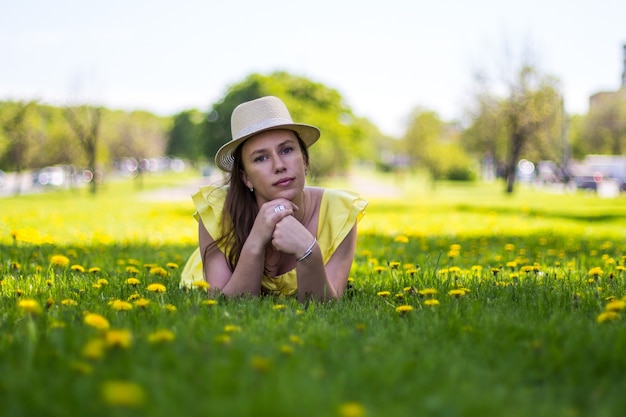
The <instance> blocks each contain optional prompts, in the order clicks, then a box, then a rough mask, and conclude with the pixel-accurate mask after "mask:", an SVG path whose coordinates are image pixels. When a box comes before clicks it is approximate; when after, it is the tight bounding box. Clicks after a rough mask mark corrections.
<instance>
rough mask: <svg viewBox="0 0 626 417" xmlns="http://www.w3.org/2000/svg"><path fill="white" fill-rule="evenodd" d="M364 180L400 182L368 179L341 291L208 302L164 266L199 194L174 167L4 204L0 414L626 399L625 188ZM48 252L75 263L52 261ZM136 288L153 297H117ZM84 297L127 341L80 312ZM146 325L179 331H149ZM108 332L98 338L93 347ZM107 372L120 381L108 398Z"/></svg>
mask: <svg viewBox="0 0 626 417" xmlns="http://www.w3.org/2000/svg"><path fill="white" fill-rule="evenodd" d="M359 176H361V177H365V178H366V179H367V182H365V183H366V184H375V185H377V186H379V185H382V186H385V187H388V188H391V187H395V188H397V189H398V190H399V191H398V194H397V195H395V196H393V197H390V196H389V195H387V196H386V197H384V198H383V197H379V194H377V192H375V190H374V189H373V188H369V187H366V188H364V189H362V190H361V191H362V192H363V194H364V195H365V196H366V197H368V199H369V200H370V205H369V207H368V210H367V214H366V216H365V217H364V219H363V220H362V222H361V224H360V226H359V233H360V235H359V246H358V249H357V256H356V258H355V263H354V267H353V270H352V278H353V282H352V285H351V289H350V290H349V292H348V294H347V295H346V296H345V297H344V298H343V299H341V300H340V301H339V302H336V303H326V304H318V303H309V304H305V305H303V304H298V303H297V302H296V300H294V299H291V298H274V297H265V298H258V299H239V300H224V299H218V300H217V304H215V305H207V304H206V301H207V300H208V298H207V297H206V295H204V294H203V293H202V292H201V291H199V290H192V291H182V290H180V289H179V288H178V279H179V277H180V268H175V267H174V266H175V265H178V266H179V267H181V268H182V265H183V264H184V262H185V259H186V257H187V256H188V254H189V253H190V252H191V251H192V250H193V248H194V245H195V239H196V229H195V221H194V220H193V219H192V217H191V214H192V212H193V207H192V206H191V203H190V202H189V201H169V202H168V201H154V200H152V199H148V198H147V196H146V194H145V192H147V191H150V190H156V189H159V188H160V187H171V186H174V185H177V184H185V183H186V182H188V181H189V179H190V178H189V175H187V174H185V175H182V174H178V175H168V176H159V177H148V178H146V179H145V182H144V188H143V190H138V189H137V188H136V187H135V185H134V184H133V183H132V182H119V183H115V184H109V185H107V186H106V187H105V188H104V189H103V190H102V191H103V192H102V193H101V194H100V195H97V196H95V197H92V196H89V195H88V194H87V193H86V191H85V190H80V191H64V192H55V193H50V194H46V195H37V196H22V197H19V198H7V199H2V200H0V205H1V210H0V279H1V280H2V284H1V286H0V415H2V416H23V415H54V416H68V415H81V416H82V415H89V416H105V415H116V416H117V415H122V416H123V415H129V416H130V415H133V416H137V415H150V416H171V415H187V416H192V415H198V416H200V415H202V416H207V415H229V416H231V415H237V416H238V415H255V416H265V415H267V416H270V415H271V416H282V415H284V416H291V415H299V416H346V417H347V416H415V415H436V416H484V415H502V416H567V417H569V416H594V417H595V416H614V415H619V414H621V412H622V410H623V409H624V406H626V400H625V399H624V396H623V393H622V388H621V387H622V381H623V376H624V373H625V372H626V355H624V352H625V351H626V332H625V331H624V330H625V322H624V318H623V317H621V315H620V313H618V314H617V316H616V317H615V318H614V319H613V320H608V321H606V322H602V323H599V322H598V317H599V316H600V315H601V314H602V313H603V312H604V311H605V308H606V306H607V304H608V303H609V300H611V299H615V300H619V299H621V298H622V297H624V296H626V288H625V283H624V279H625V278H626V275H625V274H626V273H625V272H624V271H623V266H624V262H625V258H624V256H625V255H626V222H625V220H626V205H625V204H624V201H625V200H624V197H620V198H618V199H612V200H609V199H607V200H604V199H599V198H597V197H595V196H593V195H589V194H585V193H574V194H562V195H557V194H553V193H548V192H545V191H541V190H536V189H533V188H531V187H521V186H520V187H519V188H518V190H517V192H516V193H515V194H514V195H513V196H505V195H504V194H503V192H502V184H454V183H440V184H437V185H436V187H435V188H432V187H431V185H430V184H427V183H426V182H424V181H422V180H420V179H419V178H412V177H406V178H403V179H402V180H401V181H400V182H399V181H398V179H397V178H393V177H388V176H381V175H377V176H374V175H371V174H366V173H363V172H360V173H359ZM323 185H332V186H341V187H344V186H345V187H347V188H351V186H354V183H352V182H346V181H345V180H335V181H333V182H332V183H330V182H329V183H326V184H323ZM53 255H64V256H66V257H67V258H68V259H69V262H70V264H69V265H68V266H67V267H59V266H54V265H51V257H52V256H53ZM70 265H80V266H82V267H84V268H85V269H86V270H88V269H89V268H97V270H96V271H95V272H88V271H86V272H78V271H76V270H72V269H70V268H69V266H70ZM129 266H136V267H137V268H138V272H136V273H131V272H129V271H128V270H127V268H128V267H129ZM155 266H158V267H161V268H163V269H162V270H159V269H152V270H150V267H155ZM592 268H600V269H601V273H598V274H597V275H594V274H593V273H592V274H590V270H592ZM164 271H165V272H167V274H166V275H165V274H163V275H160V274H159V273H163V272H164ZM131 276H134V277H136V278H137V279H138V280H139V281H140V282H141V283H140V284H139V285H137V286H136V287H135V286H132V285H129V284H127V282H126V280H127V279H128V278H129V277H131ZM99 280H106V283H105V281H99ZM151 283H162V284H164V285H165V286H166V289H167V290H166V292H165V293H154V292H151V291H148V289H147V287H148V285H149V284H151ZM460 288H464V289H466V290H468V292H466V293H465V294H464V295H461V296H458V297H456V296H454V295H450V294H449V291H451V290H454V289H460ZM425 289H433V290H435V291H436V293H435V294H433V295H427V294H426V295H424V294H423V293H420V291H422V292H423V290H425ZM385 294H388V295H385ZM137 297H139V298H144V299H146V300H148V302H149V303H148V304H147V305H146V306H145V307H143V308H142V307H138V306H136V305H133V307H132V309H131V310H128V311H124V310H121V311H117V310H116V309H114V308H113V306H112V305H111V304H110V302H111V301H114V300H124V301H128V300H130V301H129V302H131V303H132V302H134V301H136V298H137ZM429 299H436V300H438V301H439V304H438V305H436V306H429V305H427V304H428V303H427V301H428V300H429ZM24 300H34V301H36V302H37V303H38V305H39V306H40V307H41V311H40V312H39V313H28V312H27V311H26V310H27V309H25V308H24V307H23V306H22V307H20V305H19V303H20V301H24ZM64 300H74V301H75V302H76V304H75V305H70V304H68V302H67V301H66V302H65V304H64V303H63V301H64ZM399 306H411V308H412V310H411V311H408V312H406V313H400V312H397V311H396V308H397V307H399ZM87 312H91V313H97V314H99V315H101V316H103V317H105V318H106V319H107V320H108V322H109V323H110V329H113V330H125V331H127V333H125V334H126V335H128V334H130V335H131V341H130V344H129V345H128V346H126V345H125V344H124V343H123V342H124V341H125V340H126V339H124V337H125V336H124V337H122V339H123V340H121V341H120V339H115V335H116V333H115V332H113V333H111V332H110V330H109V333H107V331H99V330H97V329H95V328H92V327H90V326H89V325H87V324H85V323H84V317H85V314H86V313H87ZM602 317H604V316H602ZM159 330H167V331H169V332H171V334H172V335H173V336H174V339H173V340H171V341H163V342H161V343H154V342H152V341H151V335H153V333H154V332H156V331H159ZM107 334H108V337H109V339H108V340H109V344H110V346H105V347H104V348H103V349H102V350H101V351H97V350H96V352H95V353H94V352H93V351H92V354H91V355H89V354H86V346H89V345H90V344H92V345H91V346H93V343H105V344H106V340H107ZM111 338H113V339H111ZM94 341H95V342H94ZM116 341H117V342H118V343H120V344H121V346H119V345H116ZM87 353H88V352H87ZM119 382H122V383H125V384H130V387H129V386H128V385H122V386H121V390H122V394H120V393H117V394H116V393H113V394H112V397H109V396H107V395H106V392H107V387H109V386H110V384H111V383H113V384H115V383H119ZM133 390H137V391H138V392H135V393H134V394H133V392H134V391H133ZM124 394H125V395H126V397H125V396H124ZM125 398H126V400H127V402H126V403H124V401H123V400H124V399H125ZM350 405H352V408H350Z"/></svg>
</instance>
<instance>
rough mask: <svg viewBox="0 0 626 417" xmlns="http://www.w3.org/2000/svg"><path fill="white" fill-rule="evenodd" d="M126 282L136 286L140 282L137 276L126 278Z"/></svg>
mask: <svg viewBox="0 0 626 417" xmlns="http://www.w3.org/2000/svg"><path fill="white" fill-rule="evenodd" d="M126 284H127V285H130V286H133V287H136V286H137V285H139V284H141V281H139V280H138V279H137V278H128V279H127V280H126Z"/></svg>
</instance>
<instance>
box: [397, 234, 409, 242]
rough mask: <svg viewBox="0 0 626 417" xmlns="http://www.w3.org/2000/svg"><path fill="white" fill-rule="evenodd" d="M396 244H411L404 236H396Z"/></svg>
mask: <svg viewBox="0 0 626 417" xmlns="http://www.w3.org/2000/svg"><path fill="white" fill-rule="evenodd" d="M394 242H398V243H409V238H408V237H406V236H404V235H398V236H396V238H395V239H394Z"/></svg>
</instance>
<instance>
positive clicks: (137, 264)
mask: <svg viewBox="0 0 626 417" xmlns="http://www.w3.org/2000/svg"><path fill="white" fill-rule="evenodd" d="M126 263H127V264H128V265H134V266H139V264H140V262H139V261H138V260H137V259H133V258H130V259H127V260H126Z"/></svg>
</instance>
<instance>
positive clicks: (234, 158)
mask: <svg viewBox="0 0 626 417" xmlns="http://www.w3.org/2000/svg"><path fill="white" fill-rule="evenodd" d="M231 132H232V134H233V138H232V140H231V141H230V142H228V143H226V144H225V145H224V146H222V147H221V148H220V149H219V150H218V151H217V154H216V155H215V162H216V164H217V166H218V167H219V168H220V169H221V170H223V171H226V172H227V173H229V174H230V175H229V178H228V185H227V186H222V187H215V186H205V187H201V189H200V191H199V192H198V193H196V194H195V195H194V196H193V201H194V204H195V206H196V213H195V217H196V219H197V220H198V239H199V247H198V249H196V250H195V251H194V253H193V254H192V256H191V257H190V259H189V260H188V261H187V264H186V265H185V268H184V269H183V272H182V281H181V284H182V285H185V286H189V285H191V284H192V283H193V282H194V281H198V280H202V279H205V280H206V281H207V282H208V283H209V285H210V288H211V291H213V292H220V293H222V294H224V295H225V296H227V297H230V296H235V295H246V294H249V295H259V294H262V293H269V294H282V295H294V294H296V293H297V296H298V300H300V301H304V300H306V299H308V298H312V299H315V300H328V299H338V298H339V297H341V296H342V294H343V292H344V290H345V288H346V284H347V280H348V276H349V274H350V268H351V266H352V261H353V258H354V252H355V249H356V238H357V230H356V225H357V223H358V221H359V220H360V219H361V217H362V215H363V213H364V210H365V207H366V205H367V202H366V201H365V200H363V199H361V198H360V197H359V196H358V195H356V194H353V193H351V192H346V191H334V190H328V189H323V188H317V187H308V186H306V184H305V176H306V172H307V168H308V166H309V155H308V147H309V146H311V145H313V144H314V143H315V142H316V141H317V140H318V138H319V136H320V131H319V129H317V128H316V127H314V126H310V125H305V124H300V123H294V122H293V120H292V119H291V115H290V114H289V111H288V110H287V107H286V106H285V104H284V103H283V102H282V101H281V100H280V99H278V98H277V97H273V96H268V97H262V98H259V99H256V100H252V101H249V102H246V103H243V104H240V105H239V106H237V108H235V110H234V111H233V114H232V116H231Z"/></svg>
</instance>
